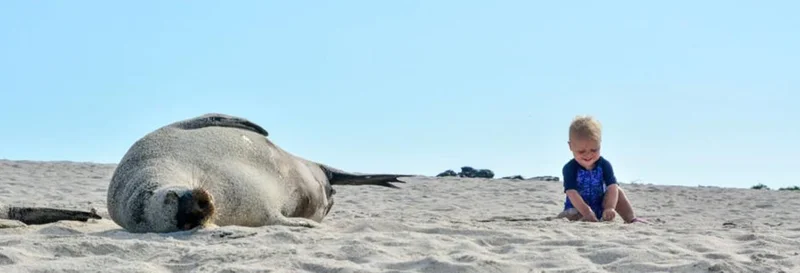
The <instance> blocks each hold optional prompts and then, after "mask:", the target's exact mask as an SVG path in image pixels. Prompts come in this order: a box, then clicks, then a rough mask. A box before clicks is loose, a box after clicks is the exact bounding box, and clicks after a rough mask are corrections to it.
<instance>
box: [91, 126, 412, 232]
mask: <svg viewBox="0 0 800 273" xmlns="http://www.w3.org/2000/svg"><path fill="white" fill-rule="evenodd" d="M403 176H405V175H356V174H350V173H346V172H343V171H340V170H337V169H334V168H331V167H328V166H325V165H322V164H318V163H315V162H311V161H308V160H305V159H303V158H300V157H298V156H295V155H292V154H290V153H288V152H286V151H284V150H283V149H281V148H280V147H278V146H276V145H274V144H273V143H272V142H270V141H269V139H268V138H267V131H266V130H264V129H263V128H261V127H260V126H259V125H256V124H254V123H252V122H250V121H247V120H246V119H243V118H239V117H233V116H227V115H221V114H207V115H203V116H199V117H195V118H191V119H187V120H184V121H179V122H176V123H173V124H170V125H167V126H164V127H161V128H159V129H157V130H155V131H153V132H151V133H149V134H147V135H145V136H144V137H142V138H141V139H139V140H138V141H137V142H135V143H134V144H133V146H131V147H130V149H129V150H128V152H127V153H126V154H125V156H124V157H123V158H122V160H121V161H120V163H119V165H118V166H117V169H116V170H115V172H114V174H113V177H112V179H111V183H110V184H109V188H108V196H107V199H108V200H107V205H108V212H109V215H110V216H111V219H112V220H113V221H114V222H116V223H117V224H119V225H120V226H122V227H123V228H125V229H126V230H128V231H130V232H171V231H178V230H187V229H192V228H195V227H198V226H204V225H208V224H213V225H217V226H225V225H240V226H264V225H272V224H278V225H290V226H306V227H312V226H315V225H317V223H319V222H321V221H322V219H323V218H324V217H325V216H326V215H327V214H328V212H329V211H330V209H331V207H332V205H333V194H334V191H333V189H332V187H331V185H332V184H334V185H335V184H354V185H381V186H388V187H394V186H393V185H391V184H390V183H389V182H401V181H399V180H397V178H398V177H403Z"/></svg>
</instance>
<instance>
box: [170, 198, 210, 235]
mask: <svg viewBox="0 0 800 273" xmlns="http://www.w3.org/2000/svg"><path fill="white" fill-rule="evenodd" d="M214 210H215V208H214V201H213V198H212V197H211V194H209V193H208V191H206V190H204V189H201V188H198V189H194V190H192V191H190V192H186V193H184V194H183V195H181V196H180V198H179V201H178V215H176V217H177V219H176V220H177V227H178V229H180V230H190V229H193V228H195V227H198V226H201V225H203V224H205V223H206V222H208V221H209V219H211V216H213V214H214Z"/></svg>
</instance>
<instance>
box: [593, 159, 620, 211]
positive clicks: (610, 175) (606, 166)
mask: <svg viewBox="0 0 800 273" xmlns="http://www.w3.org/2000/svg"><path fill="white" fill-rule="evenodd" d="M598 163H599V166H600V167H601V168H603V181H605V184H606V187H607V188H606V196H605V197H604V198H603V210H608V209H613V210H616V209H617V201H618V200H619V189H617V177H616V176H615V175H614V168H612V167H611V162H608V161H607V160H605V159H602V160H600V161H599V162H598Z"/></svg>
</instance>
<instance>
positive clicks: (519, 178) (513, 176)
mask: <svg viewBox="0 0 800 273" xmlns="http://www.w3.org/2000/svg"><path fill="white" fill-rule="evenodd" d="M500 179H511V180H525V178H524V177H522V176H521V175H512V176H504V177H502V178H500Z"/></svg>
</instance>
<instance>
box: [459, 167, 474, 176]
mask: <svg viewBox="0 0 800 273" xmlns="http://www.w3.org/2000/svg"><path fill="white" fill-rule="evenodd" d="M477 173H478V170H475V168H473V167H469V166H464V167H461V172H460V173H458V176H460V177H470V178H472V177H475V175H476V174H477Z"/></svg>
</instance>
